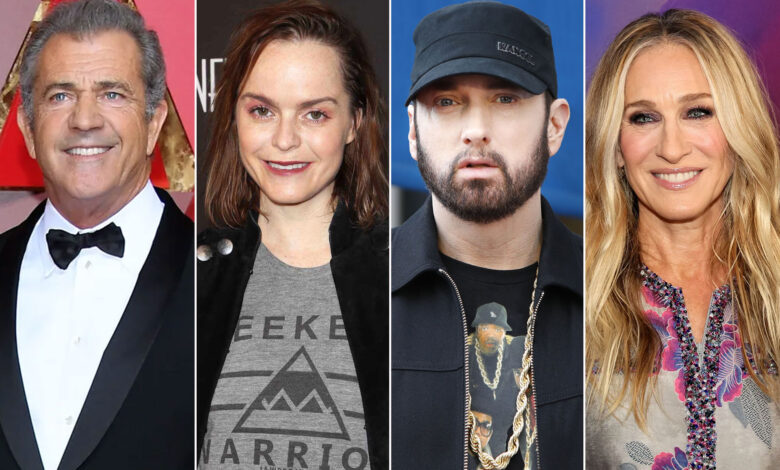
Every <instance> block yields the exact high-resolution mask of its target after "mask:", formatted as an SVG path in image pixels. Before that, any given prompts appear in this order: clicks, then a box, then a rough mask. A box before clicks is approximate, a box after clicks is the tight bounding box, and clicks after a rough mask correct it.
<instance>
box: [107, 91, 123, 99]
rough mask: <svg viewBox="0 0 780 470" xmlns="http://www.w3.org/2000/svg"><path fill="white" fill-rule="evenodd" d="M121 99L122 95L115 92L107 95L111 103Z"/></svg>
mask: <svg viewBox="0 0 780 470" xmlns="http://www.w3.org/2000/svg"><path fill="white" fill-rule="evenodd" d="M121 97H122V95H120V94H119V93H117V92H115V91H109V92H107V93H106V99H108V100H110V101H114V100H118V99H119V98H121Z"/></svg>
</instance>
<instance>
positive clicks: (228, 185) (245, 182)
mask: <svg viewBox="0 0 780 470" xmlns="http://www.w3.org/2000/svg"><path fill="white" fill-rule="evenodd" d="M304 39H308V40H315V41H319V42H321V43H323V44H326V45H328V46H331V47H333V48H334V49H336V51H337V52H338V54H339V57H340V58H341V73H342V76H343V80H344V87H345V88H346V90H347V93H348V94H349V96H350V101H351V105H352V112H353V115H354V116H357V115H358V113H360V115H361V116H362V117H361V119H360V125H359V127H358V128H357V135H356V137H355V139H354V140H353V141H352V142H351V143H349V144H347V146H346V148H345V149H344V160H343V162H342V164H341V168H340V169H339V172H338V174H337V175H336V184H335V190H334V194H333V196H334V197H338V198H341V199H343V200H344V202H345V203H346V204H347V206H348V207H349V208H350V211H351V213H352V215H353V222H354V223H356V224H357V225H359V226H360V227H362V228H363V229H368V228H370V227H371V226H373V225H374V223H375V222H377V221H379V220H381V219H384V218H386V217H387V178H386V176H385V163H384V162H386V161H387V145H386V143H385V140H384V136H383V134H382V124H383V123H384V122H385V113H384V107H383V104H382V99H381V98H380V93H379V87H378V86H377V80H376V76H375V75H374V70H373V68H372V67H371V65H370V63H369V61H368V53H367V52H366V48H365V46H364V44H363V41H362V39H361V37H360V33H359V32H358V31H357V29H355V28H354V27H353V26H352V25H350V24H349V23H347V21H346V20H344V18H342V17H341V16H339V15H338V14H336V13H335V12H334V11H332V10H331V9H329V8H328V7H325V6H323V5H322V4H320V3H319V2H316V1H312V0H290V1H285V2H282V3H279V4H275V5H270V6H266V7H263V8H260V9H259V10H257V11H255V12H254V13H253V14H252V15H251V16H249V17H248V18H246V19H245V20H244V21H243V22H242V23H241V24H240V25H239V27H238V29H236V30H235V31H234V32H233V34H232V36H231V38H230V43H229V46H228V52H227V56H226V59H225V67H224V69H223V73H222V77H221V78H220V80H219V83H218V85H217V98H216V101H215V105H214V113H213V118H212V119H213V121H212V126H211V139H210V141H209V145H208V153H207V155H206V161H205V165H204V168H205V171H206V174H207V177H206V191H205V193H206V194H205V206H206V207H205V209H206V215H207V216H208V217H209V219H210V220H211V221H212V222H213V223H214V224H216V225H223V226H224V225H227V226H231V227H237V226H239V225H241V224H242V223H243V222H244V220H245V219H246V217H247V213H248V211H250V210H258V209H259V208H260V187H259V186H258V185H257V184H256V183H255V182H254V180H252V178H251V177H250V176H249V173H247V171H246V169H245V168H244V165H243V164H242V163H241V158H240V157H239V151H238V135H237V130H236V121H235V114H234V110H235V106H236V102H237V100H238V94H239V92H240V91H241V89H242V88H243V87H244V83H245V82H246V80H247V77H248V76H249V74H250V73H251V71H252V68H253V67H254V65H255V62H256V61H257V58H258V57H259V56H260V54H261V53H262V52H263V50H264V49H265V47H266V46H267V45H268V44H269V43H271V42H272V41H276V40H288V41H296V40H304ZM356 122H357V121H356Z"/></svg>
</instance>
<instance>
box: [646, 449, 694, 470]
mask: <svg viewBox="0 0 780 470" xmlns="http://www.w3.org/2000/svg"><path fill="white" fill-rule="evenodd" d="M687 468H688V457H686V456H685V452H684V451H682V450H680V448H679V447H675V448H674V455H672V454H670V453H669V452H661V453H660V454H658V455H656V456H655V459H653V468H652V470H685V469H687Z"/></svg>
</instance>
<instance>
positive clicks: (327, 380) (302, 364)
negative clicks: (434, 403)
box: [199, 247, 370, 470]
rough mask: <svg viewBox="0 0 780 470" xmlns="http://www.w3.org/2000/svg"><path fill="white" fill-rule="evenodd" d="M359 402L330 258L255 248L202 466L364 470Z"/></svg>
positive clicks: (205, 468) (367, 466) (216, 393)
mask: <svg viewBox="0 0 780 470" xmlns="http://www.w3.org/2000/svg"><path fill="white" fill-rule="evenodd" d="M367 449H368V446H367V439H366V431H365V416H364V414H363V400H362V397H361V394H360V387H359V384H358V378H357V373H356V371H355V364H354V361H353V358H352V354H351V351H350V347H349V341H348V338H347V335H346V329H345V325H344V319H343V318H342V316H341V309H340V307H339V302H338V298H337V295H336V289H335V285H334V284H333V278H332V275H331V272H330V266H328V265H325V266H323V267H317V268H307V269H302V268H293V267H291V266H287V265H284V264H282V263H281V261H279V260H278V259H276V258H273V256H272V255H271V254H270V253H269V252H268V251H267V250H266V249H265V247H261V249H260V251H259V253H258V257H257V259H256V261H255V268H254V273H253V274H252V276H251V277H250V280H249V283H248V285H247V289H246V293H245V295H244V300H243V304H242V307H241V313H240V316H239V320H238V323H237V325H236V329H235V331H234V334H233V338H232V341H231V342H230V349H229V351H228V353H227V357H226V358H225V363H224V365H223V366H222V372H221V374H220V377H219V381H218V382H217V388H216V390H215V391H214V397H213V398H212V401H211V408H210V413H209V416H208V424H207V428H206V435H205V438H204V442H203V448H202V451H201V455H200V460H199V468H200V469H201V470H213V469H231V470H232V469H253V470H303V469H317V470H337V469H345V470H369V469H370V464H369V455H368V450H367Z"/></svg>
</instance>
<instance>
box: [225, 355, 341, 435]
mask: <svg viewBox="0 0 780 470" xmlns="http://www.w3.org/2000/svg"><path fill="white" fill-rule="evenodd" d="M304 413H316V414H319V415H322V416H321V417H320V419H316V420H312V419H310V418H311V416H306V415H304ZM267 423H283V426H281V427H279V426H276V427H268V426H267V425H266V424H267ZM323 425H324V426H323ZM233 432H245V433H254V434H263V433H267V434H286V435H289V436H315V437H332V438H335V439H346V440H349V434H347V429H346V428H345V427H344V421H342V419H341V413H340V412H339V410H338V406H337V405H336V403H335V401H334V400H333V398H332V397H331V396H330V393H329V392H328V387H327V386H326V385H325V382H323V381H322V377H320V374H319V372H317V368H316V367H314V363H313V362H312V360H311V358H310V357H309V355H308V354H307V353H306V348H305V347H303V346H301V349H299V350H298V352H296V353H295V354H294V355H293V357H292V358H291V359H290V361H289V362H288V363H287V364H285V365H284V367H282V369H281V370H280V371H279V372H277V374H276V375H275V376H274V377H273V378H272V379H271V381H270V382H268V385H266V387H265V388H264V389H263V390H262V391H261V392H260V394H259V395H258V396H257V398H255V400H254V401H253V402H252V404H251V405H249V407H247V409H246V411H245V412H244V414H243V415H242V416H241V419H239V420H238V423H237V424H236V427H235V429H233Z"/></svg>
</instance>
